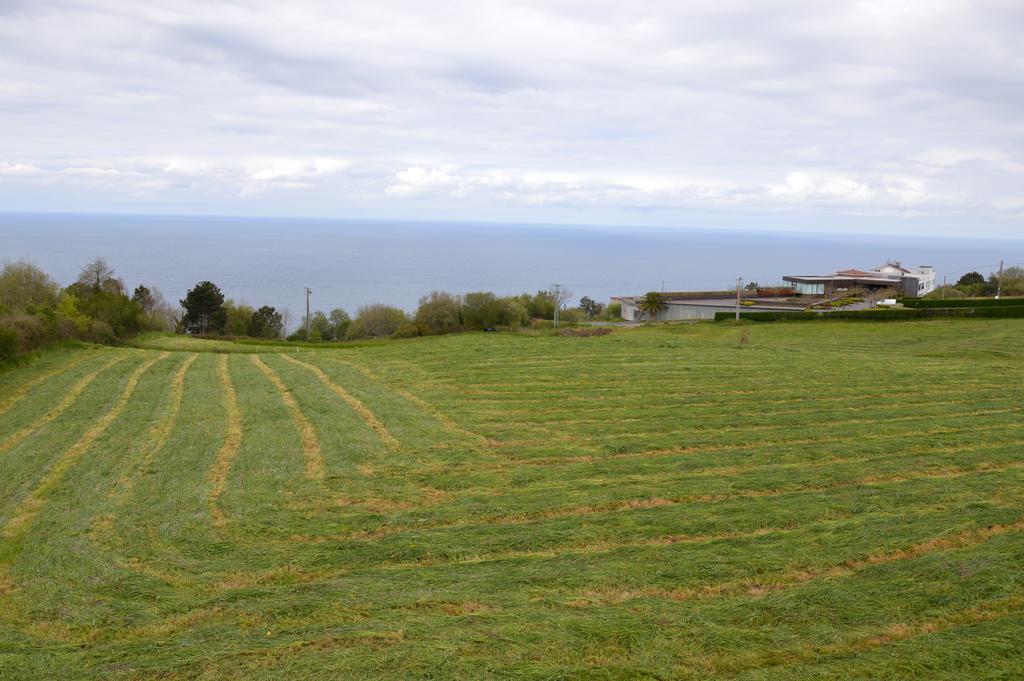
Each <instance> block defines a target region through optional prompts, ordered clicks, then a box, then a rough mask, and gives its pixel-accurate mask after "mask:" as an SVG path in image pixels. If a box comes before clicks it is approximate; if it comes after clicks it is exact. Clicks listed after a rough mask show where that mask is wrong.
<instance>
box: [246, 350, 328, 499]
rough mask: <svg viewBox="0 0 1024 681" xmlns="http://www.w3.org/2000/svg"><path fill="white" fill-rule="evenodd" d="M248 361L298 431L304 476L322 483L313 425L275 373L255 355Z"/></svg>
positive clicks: (322, 470) (317, 438) (322, 473)
mask: <svg viewBox="0 0 1024 681" xmlns="http://www.w3.org/2000/svg"><path fill="white" fill-rule="evenodd" d="M249 360H250V361H251V362H252V363H253V364H255V365H256V367H258V368H259V370H260V371H262V372H263V375H264V376H266V377H267V379H268V380H269V381H270V382H271V383H273V384H274V387H275V388H277V392H278V394H280V395H281V400H282V401H283V402H284V404H285V406H286V407H288V411H289V412H290V413H291V416H292V420H293V421H295V427H296V428H297V429H298V431H299V437H300V438H301V439H302V452H303V454H304V455H305V458H306V476H307V477H309V478H311V479H313V480H317V481H323V479H324V477H325V466H324V455H323V453H322V452H321V451H320V438H319V437H317V434H316V429H315V428H314V427H313V424H312V423H310V421H309V419H308V418H306V415H305V414H303V413H302V409H300V408H299V403H298V402H296V401H295V397H294V396H293V395H292V392H291V390H290V389H289V388H288V386H286V385H285V384H284V381H282V380H281V377H280V376H278V375H277V372H275V371H274V370H273V369H271V368H270V367H268V366H267V365H266V364H265V363H264V362H263V360H261V359H260V358H259V356H257V355H249Z"/></svg>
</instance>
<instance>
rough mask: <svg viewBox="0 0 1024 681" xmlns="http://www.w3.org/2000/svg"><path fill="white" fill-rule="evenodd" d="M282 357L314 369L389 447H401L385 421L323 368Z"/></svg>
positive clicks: (284, 355) (317, 375)
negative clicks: (385, 424)
mask: <svg viewBox="0 0 1024 681" xmlns="http://www.w3.org/2000/svg"><path fill="white" fill-rule="evenodd" d="M281 357H283V358H285V359H286V360H288V361H289V362H291V363H292V364H297V365H299V366H302V367H305V368H306V369H309V370H310V371H312V372H313V373H314V374H315V375H316V377H317V378H319V379H320V381H321V382H322V383H323V384H324V385H326V386H327V387H328V388H330V389H331V390H332V391H333V392H334V394H335V395H337V396H338V397H340V398H341V399H343V400H344V401H345V403H346V404H348V406H349V407H351V408H352V411H354V412H355V413H357V414H359V417H360V418H362V419H363V421H365V422H366V425H368V426H370V428H372V429H373V430H374V432H375V433H377V436H378V437H380V439H381V441H382V442H383V443H384V444H385V445H386V446H387V447H388V448H389V449H398V448H399V447H401V445H400V444H399V442H398V440H396V439H395V438H394V436H393V435H391V433H389V432H388V429H387V428H386V427H385V426H384V424H383V423H381V421H380V419H378V418H377V415H376V414H374V413H373V412H372V411H370V409H369V407H367V406H366V405H365V404H363V403H362V402H361V401H360V400H358V399H356V398H355V397H353V396H352V395H351V394H350V393H349V392H348V391H347V390H345V389H344V388H342V387H341V386H340V385H338V384H337V383H335V382H334V381H332V380H331V377H330V376H328V375H327V374H326V373H325V372H324V370H323V369H321V368H320V367H318V366H316V365H314V364H309V363H308V362H303V361H302V360H298V359H295V358H294V357H289V356H288V355H286V354H284V353H281Z"/></svg>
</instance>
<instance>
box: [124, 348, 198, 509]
mask: <svg viewBox="0 0 1024 681" xmlns="http://www.w3.org/2000/svg"><path fill="white" fill-rule="evenodd" d="M198 356H199V355H198V354H190V355H189V356H188V357H186V358H185V361H183V362H182V363H181V365H180V366H179V367H178V370H177V371H176V372H175V373H174V376H173V378H171V388H170V396H169V397H168V401H167V411H166V412H165V413H164V416H163V418H161V419H160V420H159V421H157V422H156V423H155V424H154V425H153V428H152V429H151V430H150V431H149V434H148V435H147V437H146V439H145V441H144V442H143V445H142V446H143V456H142V460H141V461H139V462H138V463H137V464H136V465H135V466H134V467H133V468H132V470H131V471H129V472H127V473H125V474H124V475H123V476H121V478H120V479H119V480H118V481H117V485H116V486H115V487H114V489H113V490H111V493H110V496H111V499H112V500H113V501H114V504H115V506H120V505H122V504H123V503H124V502H125V501H126V500H127V499H128V498H129V497H130V496H131V494H132V492H133V491H134V489H135V481H136V479H137V476H138V474H139V472H140V471H142V470H144V469H145V468H146V466H148V465H149V463H150V462H151V461H152V460H153V457H155V456H156V455H157V454H159V453H160V451H161V450H162V449H163V448H164V445H166V444H167V440H168V438H170V436H171V431H173V430H174V426H175V424H176V423H177V421H178V414H179V413H180V412H181V403H182V399H183V397H184V393H185V374H187V373H188V370H189V367H191V366H192V364H193V362H195V361H196V358H197V357H198Z"/></svg>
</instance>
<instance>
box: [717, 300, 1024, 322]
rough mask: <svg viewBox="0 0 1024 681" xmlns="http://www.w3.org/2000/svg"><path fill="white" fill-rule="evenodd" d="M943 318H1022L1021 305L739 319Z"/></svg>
mask: <svg viewBox="0 0 1024 681" xmlns="http://www.w3.org/2000/svg"><path fill="white" fill-rule="evenodd" d="M733 316H734V315H733V313H732V312H716V313H715V321H716V322H719V321H724V320H729V319H732V318H733ZM942 317H973V318H988V319H1008V318H1024V304H1019V305H1017V306H1002V307H998V306H988V307H973V308H972V307H959V308H955V307H951V308H924V309H912V308H904V309H895V308H889V309H883V308H875V309H873V310H850V311H838V312H828V313H824V314H818V313H815V312H741V313H740V318H741V319H746V320H749V321H754V322H775V321H828V320H830V319H846V320H861V321H912V320H916V319H937V318H942Z"/></svg>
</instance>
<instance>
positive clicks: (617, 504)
mask: <svg viewBox="0 0 1024 681" xmlns="http://www.w3.org/2000/svg"><path fill="white" fill-rule="evenodd" d="M1018 469H1024V462H1012V463H1007V464H998V465H990V464H981V465H979V466H975V467H972V468H961V467H953V468H943V469H934V470H926V471H913V472H908V473H898V474H893V475H870V476H866V477H862V478H854V479H849V480H833V481H829V482H822V483H810V484H806V485H791V486H786V487H774V488H769V489H751V490H737V491H734V492H721V493H714V494H688V495H682V496H678V497H674V498H665V497H652V498H646V499H627V500H624V501H611V502H607V503H601V504H593V505H585V506H572V507H567V508H552V509H547V510H543V511H533V512H524V513H515V514H508V515H499V516H491V517H487V518H482V519H481V518H472V519H466V520H452V521H445V522H438V523H420V524H415V525H384V526H381V527H377V528H374V529H367V530H361V531H355V532H352V533H348V534H343V535H336V536H330V537H313V538H307V540H308V541H314V542H326V541H337V540H339V539H343V540H344V539H373V538H377V537H384V536H388V535H392V534H397V533H400V532H407V531H410V530H423V529H439V528H450V527H482V526H487V525H518V524H522V523H529V522H533V521H535V520H543V519H549V518H570V517H576V516H588V515H598V514H603V513H616V512H619V511H626V510H630V509H636V508H657V507H659V506H674V505H678V504H683V503H716V502H721V501H729V500H732V499H749V498H759V497H780V496H785V495H789V494H794V495H795V494H806V493H812V492H823V491H827V490H834V489H842V488H846V487H860V486H864V485H874V484H888V483H901V482H908V481H911V480H928V479H953V478H959V477H963V476H965V475H973V474H977V473H998V472H1002V471H1008V470H1018Z"/></svg>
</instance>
